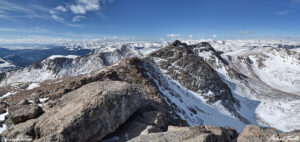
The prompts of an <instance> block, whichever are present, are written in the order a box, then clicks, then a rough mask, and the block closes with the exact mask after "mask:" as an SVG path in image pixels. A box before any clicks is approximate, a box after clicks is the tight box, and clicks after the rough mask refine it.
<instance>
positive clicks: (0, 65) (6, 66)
mask: <svg viewBox="0 0 300 142" xmlns="http://www.w3.org/2000/svg"><path fill="white" fill-rule="evenodd" d="M15 68H16V66H15V65H13V64H12V63H9V62H8V61H5V60H3V59H2V58H0V73H2V72H7V71H10V70H13V69H15Z"/></svg>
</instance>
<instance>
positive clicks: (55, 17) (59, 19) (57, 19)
mask: <svg viewBox="0 0 300 142" xmlns="http://www.w3.org/2000/svg"><path fill="white" fill-rule="evenodd" d="M51 18H52V19H54V20H55V21H63V20H64V18H61V17H59V16H57V15H51Z"/></svg>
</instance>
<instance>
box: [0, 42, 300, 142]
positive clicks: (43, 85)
mask: <svg viewBox="0 0 300 142" xmlns="http://www.w3.org/2000/svg"><path fill="white" fill-rule="evenodd" d="M51 44H52V45H53V46H62V47H64V50H66V49H68V51H70V54H56V55H55V54H51V55H48V56H47V57H46V56H45V58H43V60H40V61H36V62H35V63H33V64H31V65H28V66H24V67H21V66H16V65H15V64H13V62H12V58H10V60H6V59H2V58H0V113H1V114H0V125H1V128H0V132H1V138H2V141H34V142H90V141H91V142H124V141H132V142H140V141H154V142H158V141H160V142H161V141H163V142H164V141H171V142H173V141H175V142H177V141H178V142H181V141H199V142H233V141H238V142H253V141H254V142H266V141H270V142H271V141H272V142H275V141H276V142H277V141H285V140H286V141H300V50H299V47H300V43H297V42H289V41H267V40H264V41H262V40H248V41H247V40H223V41H215V40H186V41H179V40H176V41H174V42H167V41H163V42H141V41H139V42H128V43H126V42H105V41H101V42H100V41H94V40H91V41H84V42H83V41H82V42H79V41H78V42H70V41H65V42H63V41H60V42H59V43H51ZM83 49H84V50H83ZM85 50H86V51H91V52H90V53H88V54H82V55H81V52H80V54H79V53H78V54H74V53H71V51H72V52H75V51H78V52H79V51H82V52H83V51H85Z"/></svg>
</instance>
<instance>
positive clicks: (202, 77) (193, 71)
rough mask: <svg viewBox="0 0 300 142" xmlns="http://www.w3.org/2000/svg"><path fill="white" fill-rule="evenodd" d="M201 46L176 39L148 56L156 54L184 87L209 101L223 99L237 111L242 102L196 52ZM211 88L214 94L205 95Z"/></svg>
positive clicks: (230, 107)
mask: <svg viewBox="0 0 300 142" xmlns="http://www.w3.org/2000/svg"><path fill="white" fill-rule="evenodd" d="M202 44H205V43H202ZM198 46H199V47H200V46H202V45H192V46H188V45H186V44H185V43H181V42H180V41H175V42H174V43H173V44H171V45H169V46H167V47H165V48H163V49H160V50H158V51H156V52H153V53H151V54H150V55H149V56H150V57H154V59H155V60H156V61H157V64H158V65H159V67H160V68H161V69H163V70H164V71H166V74H168V75H170V77H171V78H172V79H174V80H177V81H178V82H179V83H180V84H181V85H182V86H184V87H185V88H187V89H189V90H192V91H194V92H197V93H199V94H203V97H204V98H206V99H207V100H208V102H210V103H214V102H216V101H218V100H221V101H222V104H223V105H224V106H227V108H228V109H230V110H232V111H234V105H239V103H238V102H237V101H236V100H235V98H234V97H233V96H232V94H231V91H230V89H229V88H228V86H227V85H226V84H225V83H224V82H223V81H222V79H221V78H220V77H219V75H218V74H217V72H216V71H215V70H214V69H213V68H211V67H210V66H209V65H208V64H207V63H206V62H205V61H204V60H203V59H201V58H200V57H199V56H198V55H196V54H195V52H194V51H193V50H196V48H197V47H198ZM210 91H211V92H212V93H210V94H209V95H206V94H208V92H210Z"/></svg>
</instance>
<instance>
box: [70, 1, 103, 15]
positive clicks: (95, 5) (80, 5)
mask: <svg viewBox="0 0 300 142" xmlns="http://www.w3.org/2000/svg"><path fill="white" fill-rule="evenodd" d="M70 9H71V11H72V12H73V13H74V14H85V13H86V12H88V11H97V10H99V9H100V3H99V0H77V1H76V4H73V5H71V6H70Z"/></svg>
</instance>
